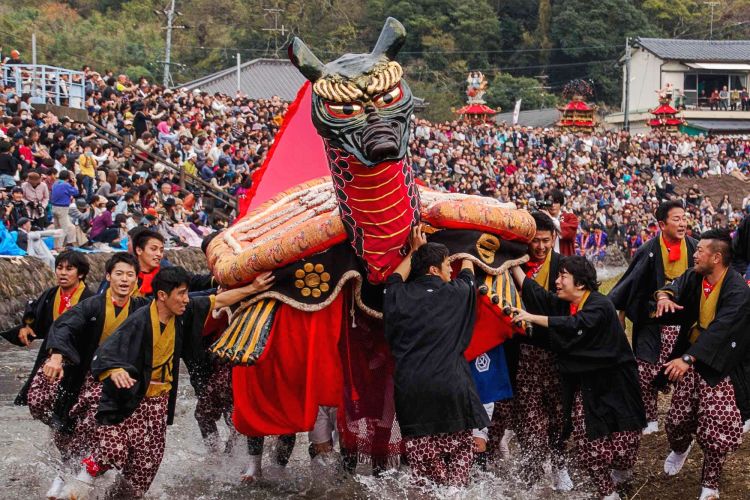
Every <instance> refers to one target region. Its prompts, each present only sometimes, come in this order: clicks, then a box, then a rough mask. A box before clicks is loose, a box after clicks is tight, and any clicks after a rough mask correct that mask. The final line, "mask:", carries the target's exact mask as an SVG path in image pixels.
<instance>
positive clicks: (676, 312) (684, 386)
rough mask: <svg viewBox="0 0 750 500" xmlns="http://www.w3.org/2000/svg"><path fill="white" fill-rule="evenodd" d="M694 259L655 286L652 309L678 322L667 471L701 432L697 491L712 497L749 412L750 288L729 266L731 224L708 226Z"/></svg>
mask: <svg viewBox="0 0 750 500" xmlns="http://www.w3.org/2000/svg"><path fill="white" fill-rule="evenodd" d="M694 259H695V267H693V268H691V269H688V270H687V271H686V272H685V273H684V274H683V275H682V276H680V277H679V278H677V279H676V280H675V281H673V282H672V283H671V284H669V285H667V286H665V287H664V288H663V289H661V290H659V291H658V292H657V293H656V300H657V302H656V312H655V316H656V317H657V318H661V320H662V321H664V322H666V323H670V324H674V323H679V324H680V325H681V330H680V336H679V338H678V340H677V344H676V345H675V349H674V353H673V356H672V357H673V358H674V359H672V360H671V361H669V362H668V363H666V364H665V365H664V367H665V371H664V374H665V375H666V376H667V377H668V378H669V380H670V381H671V382H674V383H676V386H675V390H674V395H673V396H672V404H671V406H670V408H669V412H668V413H667V422H666V430H667V438H668V439H669V445H670V447H671V449H672V451H671V452H670V454H669V456H668V457H667V459H666V460H665V462H664V472H666V473H667V475H670V476H674V475H675V474H677V473H678V472H680V470H681V469H682V466H683V465H684V464H685V461H686V460H687V457H688V454H689V453H690V448H691V447H692V444H693V439H694V438H696V439H697V441H698V444H699V445H700V447H701V449H702V450H703V470H702V474H701V486H702V490H701V494H700V499H701V500H709V499H717V498H719V482H720V479H721V472H722V469H723V467H724V462H725V461H726V459H727V457H728V456H729V454H730V453H732V452H734V451H736V450H737V448H739V446H740V444H741V443H742V418H743V416H744V417H745V418H748V403H749V400H750V394H748V389H747V387H748V377H747V375H746V374H747V373H748V369H750V359H749V356H748V349H749V348H750V336H748V335H747V325H748V321H749V320H750V289H748V286H747V284H746V283H745V281H744V279H743V278H742V276H740V275H739V274H738V273H737V272H735V271H733V270H732V269H730V268H729V266H730V263H731V261H732V241H731V238H730V236H729V232H728V231H727V230H722V229H712V230H709V231H706V232H704V233H703V234H702V235H701V239H700V241H699V242H698V247H697V249H696V251H695V255H694Z"/></svg>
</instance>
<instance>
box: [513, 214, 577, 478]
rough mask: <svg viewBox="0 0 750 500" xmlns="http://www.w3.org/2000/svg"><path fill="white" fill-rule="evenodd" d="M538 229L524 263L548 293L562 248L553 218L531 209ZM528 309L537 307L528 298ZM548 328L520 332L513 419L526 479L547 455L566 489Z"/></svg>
mask: <svg viewBox="0 0 750 500" xmlns="http://www.w3.org/2000/svg"><path fill="white" fill-rule="evenodd" d="M531 215H532V216H533V217H534V222H535V223H536V234H535V235H534V238H533V239H532V240H531V243H529V261H528V262H527V263H526V264H524V265H523V270H524V272H525V274H526V277H527V278H529V279H531V280H533V281H534V282H535V283H537V284H538V285H539V286H540V287H542V288H544V289H545V290H547V291H548V292H550V293H554V292H555V281H556V279H557V274H558V268H559V265H560V258H561V257H560V254H558V253H557V252H555V251H554V250H553V248H554V246H555V240H556V229H555V224H554V222H553V220H552V219H551V218H550V217H549V216H548V215H546V214H544V213H542V212H534V213H532V214H531ZM527 310H528V311H529V312H534V313H535V312H543V311H541V310H536V309H535V308H534V307H533V303H529V304H527ZM549 335H550V334H549V331H548V330H547V329H546V328H543V327H538V328H536V329H535V330H534V335H533V336H526V337H521V338H520V340H519V342H520V346H519V356H518V357H519V359H518V372H517V375H516V387H517V392H516V411H517V413H518V414H517V416H516V420H517V421H518V422H522V425H519V426H518V430H517V435H518V442H519V445H520V446H521V449H522V454H521V460H522V462H523V463H524V465H525V466H524V467H523V471H524V473H525V474H526V475H527V481H528V482H529V483H533V482H535V481H536V480H538V479H539V477H540V476H541V473H542V464H543V462H544V460H545V459H547V458H550V459H551V460H552V464H553V471H552V472H553V483H554V487H555V489H558V490H563V491H570V490H571V489H573V481H572V480H571V479H570V475H569V474H568V471H567V469H566V468H565V463H564V455H565V449H564V447H563V446H561V439H560V438H561V436H562V431H563V408H562V388H561V386H560V372H559V369H558V366H557V358H556V356H555V354H554V353H553V352H552V351H551V346H550V337H549Z"/></svg>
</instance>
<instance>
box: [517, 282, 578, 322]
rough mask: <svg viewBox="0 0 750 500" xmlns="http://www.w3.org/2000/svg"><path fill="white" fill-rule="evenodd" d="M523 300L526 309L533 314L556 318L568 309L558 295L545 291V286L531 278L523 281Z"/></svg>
mask: <svg viewBox="0 0 750 500" xmlns="http://www.w3.org/2000/svg"><path fill="white" fill-rule="evenodd" d="M521 298H522V299H523V304H524V309H526V310H527V311H528V312H530V313H532V314H542V315H544V316H554V315H558V314H560V313H561V311H564V310H565V308H566V307H568V306H567V302H565V301H563V300H560V299H558V298H557V295H555V294H554V293H552V292H549V291H547V290H545V288H544V287H543V286H541V285H540V284H539V283H537V282H536V281H534V280H533V279H531V278H529V277H526V278H525V279H524V280H523V285H522V286H521Z"/></svg>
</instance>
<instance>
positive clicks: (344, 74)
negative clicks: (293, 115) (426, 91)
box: [289, 17, 414, 167]
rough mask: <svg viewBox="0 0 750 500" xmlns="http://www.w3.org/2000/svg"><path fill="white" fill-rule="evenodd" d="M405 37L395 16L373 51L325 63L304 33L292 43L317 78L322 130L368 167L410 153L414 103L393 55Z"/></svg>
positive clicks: (301, 65) (300, 62) (305, 69)
mask: <svg viewBox="0 0 750 500" xmlns="http://www.w3.org/2000/svg"><path fill="white" fill-rule="evenodd" d="M405 39H406V30H405V29H404V26H403V25H402V24H401V23H400V22H398V21H397V20H396V19H394V18H392V17H389V18H388V19H387V20H386V22H385V25H384V26H383V29H382V30H381V32H380V36H379V37H378V41H377V43H376V44H375V48H374V49H373V50H372V52H370V53H369V54H344V55H343V56H341V57H339V58H338V59H336V60H335V61H333V62H330V63H328V64H325V65H324V64H323V63H322V62H321V61H320V60H319V59H318V58H317V57H315V55H314V54H313V53H312V51H311V50H310V49H309V48H308V47H307V46H306V45H305V44H304V42H302V40H300V39H299V38H295V39H294V41H293V42H292V43H291V45H289V59H290V60H291V61H292V63H293V64H294V65H295V66H296V67H297V68H298V69H299V71H300V72H301V73H302V74H303V75H304V76H305V77H306V78H307V79H308V80H310V81H311V82H312V84H313V96H312V119H313V123H314V125H315V128H316V129H317V130H318V134H320V136H321V137H323V139H325V140H326V141H327V142H328V144H329V146H330V147H333V148H336V149H339V150H343V151H346V152H348V153H350V154H352V155H354V156H355V157H356V158H357V159H358V160H359V161H360V162H362V164H364V165H365V166H367V167H371V166H373V165H376V164H378V163H380V162H382V161H386V160H398V159H401V158H403V157H404V156H405V155H406V148H407V146H408V141H409V119H410V117H411V114H412V111H413V110H414V103H413V99H412V94H411V90H410V89H409V86H408V85H407V84H406V82H405V81H404V80H403V79H402V78H401V77H402V75H403V70H402V68H401V66H400V65H399V64H398V63H397V62H396V61H394V60H393V59H394V58H395V57H396V54H398V51H399V50H400V49H401V47H402V46H403V44H404V41H405Z"/></svg>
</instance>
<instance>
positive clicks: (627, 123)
mask: <svg viewBox="0 0 750 500" xmlns="http://www.w3.org/2000/svg"><path fill="white" fill-rule="evenodd" d="M622 129H623V130H627V131H630V37H625V115H624V117H623V121H622Z"/></svg>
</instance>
